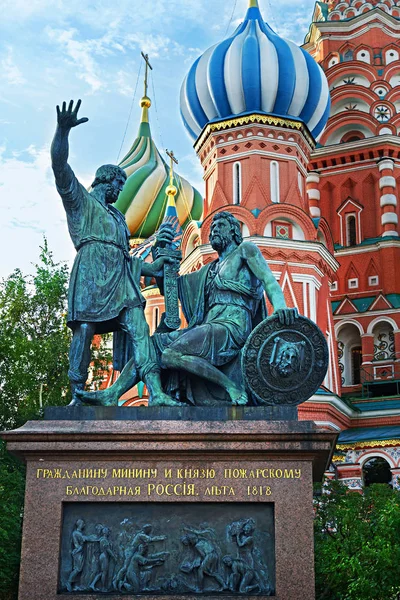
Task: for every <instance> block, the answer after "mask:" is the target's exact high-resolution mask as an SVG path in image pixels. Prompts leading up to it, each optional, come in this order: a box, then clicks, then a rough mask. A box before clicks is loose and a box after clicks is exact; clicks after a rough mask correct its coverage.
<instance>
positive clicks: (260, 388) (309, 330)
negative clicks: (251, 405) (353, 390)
mask: <svg viewBox="0 0 400 600" xmlns="http://www.w3.org/2000/svg"><path fill="white" fill-rule="evenodd" d="M328 363H329V351H328V345H327V343H326V340H325V337H324V335H323V333H322V331H321V330H320V329H319V327H317V325H316V324H315V323H313V321H310V319H307V318H306V317H303V316H300V317H298V318H297V319H296V320H295V322H294V323H293V325H284V324H282V323H280V321H279V318H278V317H277V316H276V315H273V316H271V317H269V318H268V319H265V320H264V321H262V323H260V324H259V325H257V327H255V329H254V330H253V331H252V332H251V334H250V337H249V338H248V340H247V342H246V344H245V346H244V348H243V351H242V370H243V375H244V378H245V381H246V384H247V387H248V388H249V390H250V391H251V392H252V394H253V395H254V396H255V399H256V401H257V403H258V404H264V405H277V404H286V405H292V406H294V405H297V404H301V403H302V402H305V401H306V400H308V399H309V398H310V397H311V396H312V395H313V394H314V393H315V392H316V391H317V390H318V388H319V386H320V385H321V383H322V382H323V380H324V378H325V375H326V372H327V369H328Z"/></svg>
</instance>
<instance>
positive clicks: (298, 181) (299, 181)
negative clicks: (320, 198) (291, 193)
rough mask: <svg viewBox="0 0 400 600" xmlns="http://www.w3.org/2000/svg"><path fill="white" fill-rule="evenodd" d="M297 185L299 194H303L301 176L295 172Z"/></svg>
mask: <svg viewBox="0 0 400 600" xmlns="http://www.w3.org/2000/svg"><path fill="white" fill-rule="evenodd" d="M297 185H298V186H299V191H300V194H301V195H303V177H302V175H301V173H297Z"/></svg>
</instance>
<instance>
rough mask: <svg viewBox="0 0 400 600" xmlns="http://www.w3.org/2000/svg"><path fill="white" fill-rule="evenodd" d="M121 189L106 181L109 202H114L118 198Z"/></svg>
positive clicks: (107, 200) (106, 197)
mask: <svg viewBox="0 0 400 600" xmlns="http://www.w3.org/2000/svg"><path fill="white" fill-rule="evenodd" d="M119 192H120V190H119V189H118V188H116V187H115V186H114V184H112V183H106V196H105V200H106V202H107V204H114V202H116V201H117V200H118V196H119Z"/></svg>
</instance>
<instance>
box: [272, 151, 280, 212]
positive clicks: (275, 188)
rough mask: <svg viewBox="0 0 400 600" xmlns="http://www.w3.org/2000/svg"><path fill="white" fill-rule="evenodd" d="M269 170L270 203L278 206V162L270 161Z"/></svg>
mask: <svg viewBox="0 0 400 600" xmlns="http://www.w3.org/2000/svg"><path fill="white" fill-rule="evenodd" d="M269 169H270V171H269V186H270V194H271V202H273V203H274V204H279V202H280V201H281V192H280V175H279V163H278V161H276V160H272V161H271V164H270V166H269Z"/></svg>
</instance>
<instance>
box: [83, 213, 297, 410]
mask: <svg viewBox="0 0 400 600" xmlns="http://www.w3.org/2000/svg"><path fill="white" fill-rule="evenodd" d="M173 236H174V233H173V231H171V229H170V227H169V226H168V224H165V225H163V226H162V227H160V230H159V233H158V236H157V242H156V244H168V243H170V242H171V240H172V239H173ZM210 243H211V245H212V247H213V248H214V250H216V251H217V253H218V259H217V260H215V261H213V262H212V263H211V264H208V265H206V266H204V267H202V268H201V269H200V270H199V271H195V272H194V273H190V274H188V275H183V276H181V277H179V279H178V289H179V299H180V301H181V305H182V309H183V312H184V315H185V317H186V320H187V322H188V327H187V328H186V329H181V330H177V331H171V332H169V333H157V332H156V333H155V334H154V335H153V343H154V346H155V348H156V349H157V352H158V355H159V361H160V364H161V366H162V368H163V369H164V373H165V377H164V380H165V387H164V389H165V390H166V391H167V392H168V393H169V394H171V395H173V396H174V397H175V398H179V399H180V400H184V401H186V402H189V403H191V404H195V405H197V404H198V403H199V402H200V401H201V402H202V403H203V404H212V403H215V404H217V403H218V400H219V399H221V398H222V399H225V400H226V397H228V399H229V400H230V402H231V403H232V404H246V403H247V401H248V398H247V395H246V392H245V389H244V385H243V380H242V377H241V369H240V360H239V357H240V352H241V349H242V348H243V346H244V345H245V342H246V340H247V339H248V337H249V335H250V333H251V331H252V330H253V329H254V327H255V326H256V325H257V323H259V322H261V321H262V320H263V318H264V317H265V315H266V310H265V303H264V291H265V292H266V294H267V296H268V298H269V300H270V302H271V304H272V305H273V307H274V311H275V313H274V314H276V315H277V316H278V318H279V321H280V322H281V323H282V324H285V325H288V326H290V325H292V324H293V323H294V322H295V319H296V318H297V316H298V313H297V309H296V308H288V307H287V306H286V302H285V299H284V296H283V293H282V290H281V288H280V287H279V284H278V283H277V281H276V279H275V277H274V276H273V274H272V272H271V270H270V268H269V267H268V264H267V262H266V261H265V259H264V258H263V256H262V254H261V252H260V250H259V249H258V248H257V246H256V245H255V244H253V243H251V242H244V241H243V239H242V236H241V233H240V223H239V221H238V220H237V219H236V218H235V217H234V216H233V215H231V214H230V213H228V212H221V213H217V214H216V215H215V216H214V219H213V222H212V225H211V232H210ZM157 281H158V283H159V287H160V290H161V291H162V289H163V282H162V278H160V277H158V278H157ZM176 374H178V376H176ZM185 376H186V381H185V382H183V383H182V380H183V379H184V377H185ZM187 376H188V377H187ZM193 377H195V378H197V379H199V378H201V379H202V380H204V381H206V382H208V384H210V383H211V384H212V385H213V386H214V389H215V386H217V387H218V388H219V389H220V390H221V389H222V391H223V395H222V396H221V394H219V398H218V394H216V400H214V399H213V397H212V396H213V394H214V390H213V389H212V390H211V392H210V393H209V395H207V394H208V392H204V389H203V390H202V393H201V394H198V395H197V397H196V394H195V389H194V388H195V386H194V384H193V379H192V378H193ZM139 380H140V373H139V372H138V371H137V369H136V368H135V362H134V360H131V361H129V362H128V363H127V365H126V367H125V368H124V370H123V372H122V374H121V376H120V377H119V379H118V380H117V381H116V383H115V384H114V385H113V386H111V387H110V388H108V389H107V390H102V391H100V392H94V393H82V392H79V396H80V397H81V398H82V399H84V401H85V402H89V403H91V404H103V405H107V404H111V405H112V404H114V405H115V404H117V402H118V398H119V397H121V396H122V394H123V393H124V392H125V391H127V390H129V389H130V388H131V387H132V386H133V385H135V383H137V382H138V381H139ZM224 395H225V398H224Z"/></svg>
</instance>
